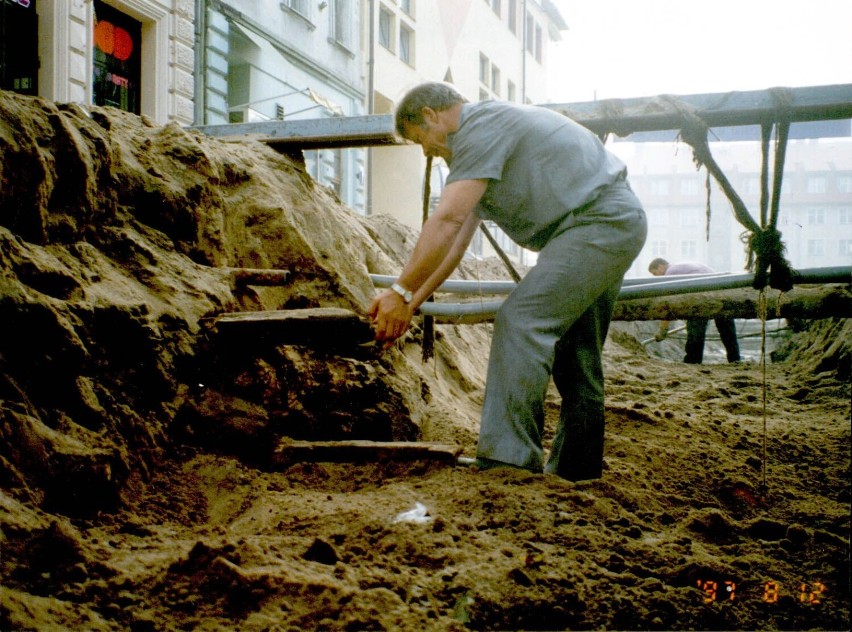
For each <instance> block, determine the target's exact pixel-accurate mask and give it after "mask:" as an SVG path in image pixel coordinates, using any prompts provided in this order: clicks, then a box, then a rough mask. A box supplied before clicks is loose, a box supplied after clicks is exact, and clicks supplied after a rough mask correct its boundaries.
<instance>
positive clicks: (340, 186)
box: [195, 0, 366, 213]
mask: <svg viewBox="0 0 852 632" xmlns="http://www.w3.org/2000/svg"><path fill="white" fill-rule="evenodd" d="M201 4H203V7H200V8H199V13H198V21H197V31H198V34H199V37H198V44H197V47H196V61H197V72H196V91H195V93H196V97H197V99H196V122H197V123H199V124H204V125H216V124H226V123H243V122H254V121H267V120H283V121H292V120H298V119H317V118H327V117H333V116H357V115H361V114H364V104H365V92H364V77H363V75H362V62H361V56H362V53H361V50H362V46H361V41H362V36H361V20H360V17H361V10H360V2H359V1H358V0H328V1H319V0H203V1H202V2H201ZM304 154H305V167H306V169H307V171H308V173H310V175H311V176H312V177H313V178H314V179H315V180H316V181H317V182H319V183H320V184H322V185H324V186H327V187H329V188H330V189H332V190H333V191H334V192H335V193H336V194H337V196H338V197H339V198H340V199H341V201H343V202H344V203H345V204H347V205H348V206H350V208H352V209H353V210H355V211H357V212H361V213H363V212H365V208H366V164H365V160H366V152H365V150H363V149H360V148H359V149H349V150H343V149H339V148H329V149H321V150H311V151H306V152H304Z"/></svg>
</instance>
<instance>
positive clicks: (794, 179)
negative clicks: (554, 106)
mask: <svg viewBox="0 0 852 632" xmlns="http://www.w3.org/2000/svg"><path fill="white" fill-rule="evenodd" d="M799 128H808V129H807V130H806V131H803V132H801V133H798V134H797V133H796V132H797V129H799ZM744 131H746V130H744V128H739V130H738V132H739V134H740V136H741V137H742V136H743V132H744ZM757 133H758V132H755V134H752V136H753V137H755V136H756V135H757ZM791 136H792V138H791V139H790V140H789V141H788V143H787V150H786V158H785V167H784V174H783V178H782V189H781V197H780V204H779V216H778V222H777V228H778V230H779V231H781V235H782V240H783V242H784V245H785V246H786V256H787V258H788V260H789V261H790V262H791V263H792V265H793V266H794V267H795V268H818V267H826V266H849V265H852V129H850V121H848V120H846V121H833V122H826V123H824V124H818V123H809V124H795V123H794V124H793V126H792V128H791ZM797 136H798V137H797ZM809 136H810V137H809ZM609 146H610V149H612V151H614V152H615V153H616V154H617V155H619V156H620V157H621V158H622V159H623V160H625V162H626V163H627V165H628V169H629V178H630V183H631V186H632V187H633V188H634V189H635V191H636V193H637V195H638V196H639V198H640V199H641V200H642V203H643V204H644V206H645V210H646V212H647V213H648V240H647V242H646V243H645V248H644V249H643V251H642V252H641V253H640V255H639V257H638V258H637V260H636V262H635V263H634V264H633V267H632V268H631V269H630V271H629V272H628V275H627V276H628V277H637V276H647V274H648V272H647V268H648V264H649V263H650V261H651V260H652V259H654V258H655V257H664V258H666V259H668V260H670V261H684V260H689V261H700V262H702V263H705V264H707V265H709V266H710V267H711V268H713V269H714V270H717V271H719V272H734V273H741V272H743V271H744V270H745V264H746V249H745V244H744V243H743V241H742V238H741V236H742V234H743V233H744V231H745V228H743V227H742V225H741V224H740V223H739V222H738V221H737V220H736V219H735V217H734V214H733V211H732V209H731V205H730V203H729V202H728V200H727V198H726V197H725V196H724V194H723V193H722V192H721V190H720V189H719V187H718V185H717V184H716V182H715V181H712V180H711V187H710V218H709V219H710V221H709V230H708V222H707V189H706V184H707V177H706V171H705V170H703V169H702V170H700V171H699V170H697V169H696V167H695V165H694V163H693V161H692V150H691V149H690V147H689V146H688V145H686V144H685V143H678V142H677V141H675V140H674V139H672V140H669V141H652V142H629V141H628V142H611V143H610V145H609ZM710 147H711V151H712V153H713V156H714V158H715V160H716V162H717V163H718V164H719V166H720V167H721V168H722V170H723V171H724V173H725V174H726V176H727V178H728V179H729V180H730V182H731V184H732V185H733V187H734V189H735V190H736V191H737V193H738V194H739V196H740V197H741V198H742V199H743V202H744V203H745V205H746V207H747V208H748V209H749V212H750V213H751V215H752V217H754V218H755V219H756V220H757V221H758V223H759V222H760V171H761V148H760V142H759V141H757V140H722V141H714V142H711V143H710Z"/></svg>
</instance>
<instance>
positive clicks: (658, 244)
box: [651, 239, 668, 257]
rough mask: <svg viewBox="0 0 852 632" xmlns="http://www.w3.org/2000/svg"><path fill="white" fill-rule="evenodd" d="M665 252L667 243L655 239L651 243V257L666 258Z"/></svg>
mask: <svg viewBox="0 0 852 632" xmlns="http://www.w3.org/2000/svg"><path fill="white" fill-rule="evenodd" d="M667 250H668V247H667V242H665V241H663V240H662V239H656V240H654V241H652V242H651V255H653V256H654V257H664V256H666V255H667V254H668V253H667V252H666V251H667Z"/></svg>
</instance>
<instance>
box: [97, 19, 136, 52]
mask: <svg viewBox="0 0 852 632" xmlns="http://www.w3.org/2000/svg"><path fill="white" fill-rule="evenodd" d="M95 46H97V47H98V48H99V49H101V50H102V51H103V52H105V53H106V54H107V55H112V56H113V57H115V58H116V59H119V60H121V61H127V60H128V59H130V54H131V53H132V52H133V38H131V37H130V33H128V32H127V31H125V30H124V29H123V28H121V27H120V26H115V25H114V24H113V23H112V22H107V21H106V20H99V21H97V22H96V23H95Z"/></svg>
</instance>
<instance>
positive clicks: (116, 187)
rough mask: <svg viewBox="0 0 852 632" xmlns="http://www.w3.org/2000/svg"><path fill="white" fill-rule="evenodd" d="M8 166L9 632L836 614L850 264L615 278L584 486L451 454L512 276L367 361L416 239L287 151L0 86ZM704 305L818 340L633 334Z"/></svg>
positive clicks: (628, 625)
mask: <svg viewBox="0 0 852 632" xmlns="http://www.w3.org/2000/svg"><path fill="white" fill-rule="evenodd" d="M839 90H840V91H841V94H845V95H846V96H844V97H842V98H840V99H834V100H831V103H833V104H834V105H833V106H832V105H831V104H830V103H829V104H827V103H826V102H827V101H828V99H826V98H825V94H826V93H825V92H823V91H821V90H815V91H813V92H812V93H809V92H808V91H807V90H804V91H799V90H794V91H792V92H791V93H790V94H791V96H792V103H793V104H794V105H795V104H796V102H797V99H799V98H800V97H802V98H804V97H807V98H808V99H809V101H808V102H809V103H810V105H808V108H809V110H808V111H807V112H806V113H802V114H801V116H809V117H817V118H818V117H821V116H832V115H833V114H832V113H834V114H836V115H837V116H840V115H845V116H850V114H849V107H850V104H852V95H850V92H849V88H848V87H847V88H840V89H839ZM844 90H845V91H844ZM832 94H835V96H836V94H837V91H836V90H834V91H832ZM715 96H716V97H717V98H715V99H714V101H713V102H714V103H718V102H726V101H727V102H728V103H729V104H733V103H736V102H738V101H739V102H742V100H743V99H745V100H747V101H749V102H751V103H752V104H753V103H754V102H758V103H762V104H763V106H766V107H769V108H770V109H772V111H773V112H774V111H775V109H774V108H776V107H777V103H776V101H775V100H774V99H773V98H772V97H771V96H770V94H769V92H768V91H767V92H766V93H761V94H759V95H744V96H742V97H741V96H738V95H715ZM761 96H762V97H766V98H764V99H762V100H761V98H760V97H761ZM746 97H747V98H746ZM683 100H685V101H686V102H689V99H688V98H685V97H684V98H683ZM660 101H661V100H645V101H643V103H644V107H646V108H647V109H649V110H650V109H653V110H654V111H655V112H656V111H658V109H657V108H658V103H659V102H660ZM815 101H816V102H817V103H815ZM838 103H839V104H838ZM693 104H694V105H695V103H694V101H693ZM699 105H700V104H699ZM595 107H600V108H602V110H604V109H605V110H607V111H609V112H611V111H612V110H613V108H614V107H615V105H611V106H604V105H599V106H595ZM620 107H621V108H622V110H621V111H622V113H625V112H626V113H627V114H629V112H630V110H631V107H630V102H623V103H622V104H621V105H620ZM696 107H697V105H696ZM832 108H833V109H832ZM577 109H578V110H582V108H579V107H577ZM699 110H700V108H699ZM827 110H829V111H828V112H827ZM598 114H599V115H602V114H603V112H602V111H601V112H599V113H598ZM665 116H668V117H673V116H675V115H674V114H671V113H668V114H665ZM708 116H709V115H708ZM725 116H729V114H725ZM797 116H799V115H797ZM628 118H629V117H628ZM384 120H385V122H387V119H384ZM772 120H774V119H772ZM366 122H367V121H364V123H366ZM334 123H335V124H337V125H341V124H344V125H345V122H343V121H339V120H338V121H334ZM670 124H671V123H670V122H667V123H666V125H670ZM714 124H715V123H714ZM276 125H277V123H276ZM314 131H321V130H320V128H319V127H316V129H315V130H314ZM386 131H387V130H385V132H383V133H386ZM596 131H600V130H596ZM325 142H329V141H325ZM349 142H356V141H354V140H352V141H349ZM358 142H360V141H358ZM0 156H2V160H0V165H2V167H0V180H2V182H1V183H0V209H2V212H0V284H2V292H0V324H2V327H3V330H4V332H5V333H4V335H3V336H0V437H2V441H0V533H1V534H2V537H0V547H2V556H0V627H2V628H4V629H91V630H96V629H98V630H100V629H103V630H114V629H133V630H157V629H164V630H186V629H241V630H271V629H300V630H305V629H323V630H362V629H389V630H409V629H418V630H470V629H475V630H518V629H548V630H555V629H708V630H709V629H847V628H848V627H849V594H850V593H849V584H848V577H849V563H848V560H849V534H850V524H849V523H850V518H849V502H850V492H849V479H850V469H849V467H850V456H852V455H850V428H849V423H848V420H849V413H850V410H849V401H850V391H849V381H850V379H849V378H850V375H849V369H848V366H849V358H850V349H849V346H850V342H849V340H850V338H852V336H850V329H849V322H850V319H849V278H848V275H849V272H848V269H847V268H840V269H832V270H797V271H795V272H794V273H793V274H792V275H791V277H790V278H789V279H788V280H789V281H791V282H792V284H793V287H792V288H791V289H787V290H785V291H783V292H781V291H780V290H778V289H771V288H768V289H764V291H763V294H764V296H765V297H766V299H767V300H766V301H765V302H762V303H761V302H760V301H758V299H757V297H758V296H759V295H760V292H759V291H758V290H756V289H755V288H754V287H752V285H753V284H754V275H744V277H739V276H737V275H715V276H711V277H708V278H702V279H700V280H695V279H689V280H687V281H686V282H685V284H686V285H687V286H689V289H695V287H692V286H693V285H695V284H701V285H702V287H701V291H700V292H697V293H696V292H689V293H686V294H677V295H673V294H670V293H671V292H673V291H674V290H673V289H672V286H669V285H666V284H665V283H663V282H658V281H656V280H650V279H648V280H645V279H643V280H642V282H641V283H634V282H633V281H628V282H626V283H625V285H624V288H623V290H624V295H623V298H624V300H621V301H619V309H620V310H622V312H621V314H620V316H619V317H621V318H624V319H625V321H623V322H616V323H614V325H613V330H612V333H611V336H610V339H609V340H608V341H607V346H606V349H605V370H606V379H607V384H606V388H607V393H606V402H607V409H606V415H607V445H606V454H605V461H606V469H605V472H604V477H603V478H602V479H601V480H599V481H593V482H588V483H583V484H574V483H569V482H566V481H561V480H557V479H554V478H553V477H546V476H540V475H534V474H531V473H524V472H515V471H491V472H472V471H471V470H470V469H469V468H462V467H452V465H453V464H454V463H456V462H457V459H458V458H459V457H460V456H462V457H463V456H471V455H472V454H473V453H474V450H475V443H476V436H477V430H478V413H479V407H480V405H481V401H482V392H483V388H484V377H483V375H484V361H485V358H486V357H487V348H488V346H487V345H488V341H489V339H490V335H489V325H488V324H487V323H486V322H482V321H484V320H486V319H487V317H488V316H487V313H485V312H483V311H482V310H481V307H482V306H483V305H482V304H483V303H487V302H489V301H492V300H499V297H500V294H502V293H504V292H507V291H510V290H511V286H512V285H511V283H512V282H508V281H499V279H506V278H507V276H508V274H507V271H506V270H505V269H504V267H503V265H502V263H501V262H499V261H485V262H477V266H476V267H475V266H473V265H468V264H465V263H463V265H462V267H461V269H460V271H459V277H460V278H459V280H458V281H456V280H454V281H452V282H451V283H448V284H447V286H446V287H445V288H444V289H445V290H447V291H446V292H442V293H441V294H439V295H437V296H436V301H435V304H434V306H430V307H429V308H428V309H433V308H434V309H436V310H438V309H445V307H440V306H447V305H450V306H454V305H455V304H456V303H457V302H459V301H462V300H464V301H467V302H469V303H471V304H472V305H475V306H476V308H477V309H480V313H477V314H473V315H464V314H463V315H461V316H460V315H458V313H457V312H458V310H457V308H455V307H449V308H447V309H450V310H453V313H452V314H451V315H448V316H442V315H440V314H438V313H435V314H434V315H433V318H434V319H435V321H434V322H435V323H436V325H435V328H434V340H433V345H434V349H433V351H434V356H433V358H432V359H430V360H429V361H428V362H426V363H424V362H423V360H422V344H423V338H424V331H425V330H424V327H423V326H422V324H421V322H419V321H418V322H417V323H416V325H415V327H413V329H412V331H411V332H410V334H409V335H407V336H406V337H405V338H404V339H403V340H402V341H401V342H400V343H399V344H398V345H395V346H394V347H393V348H391V349H390V350H388V351H386V352H384V353H380V352H379V350H377V349H375V348H374V347H372V346H371V345H370V344H369V343H370V337H371V333H370V330H369V325H368V324H367V323H366V322H365V321H364V319H363V316H362V314H363V309H364V306H365V305H367V304H369V301H370V299H371V297H372V296H374V295H375V292H376V288H377V287H381V286H382V284H383V283H385V282H386V278H388V277H393V275H394V274H395V273H397V272H398V271H399V269H401V266H402V264H403V263H404V260H405V257H406V256H407V251H408V249H410V247H411V245H412V244H413V237H414V232H415V231H408V230H406V229H403V228H401V227H400V226H399V225H397V224H396V223H394V222H392V221H390V220H388V219H386V218H381V217H372V218H363V217H358V216H356V215H355V214H354V213H352V212H351V211H348V210H347V209H345V208H342V207H341V205H340V204H339V203H338V202H337V201H336V200H335V198H334V196H333V195H331V194H329V193H328V192H327V191H325V190H324V189H323V188H322V187H318V186H316V185H315V184H314V183H312V182H311V181H310V178H308V177H307V176H306V174H305V172H304V170H303V169H302V168H301V167H300V165H299V162H298V161H294V160H292V159H290V158H289V157H288V156H287V155H285V154H283V153H280V152H279V151H278V148H277V147H274V143H273V144H272V145H271V144H270V143H268V142H265V141H258V139H254V140H236V139H230V140H229V142H223V141H221V140H218V139H216V138H212V137H210V136H208V135H205V134H202V133H199V132H197V131H193V130H186V129H181V128H179V127H177V126H165V127H157V126H155V125H153V124H151V123H150V122H149V121H145V120H143V119H140V118H139V117H134V116H132V115H128V114H124V113H120V112H117V111H114V110H112V109H109V108H91V109H89V110H86V111H83V110H82V108H79V107H78V106H71V105H57V104H52V103H48V102H45V101H43V100H40V99H32V98H26V97H17V96H12V95H8V94H6V93H0ZM767 188H768V187H767ZM725 211H726V209H725ZM714 212H715V213H716V214H718V213H719V212H722V209H714ZM755 215H756V216H759V213H756V214H755ZM766 218H767V223H768V222H769V221H770V219H771V205H770V204H768V205H767V213H766ZM756 223H757V224H758V225H759V227H761V226H760V225H761V220H756ZM756 252H757V251H756ZM767 271H768V275H767V278H768V279H769V280H771V279H772V276H773V275H772V267H771V266H770V267H769V268H768V270H767ZM797 275H802V276H797ZM746 277H747V278H746ZM783 280H784V279H783V278H782V279H781V281H783ZM805 281H806V282H805ZM800 282H801V283H800ZM705 283H707V284H715V283H719V284H721V287H725V285H726V284H729V283H734V284H736V285H735V286H734V287H732V288H731V289H715V288H716V287H719V286H714V289H712V290H708V288H707V287H703V284H705ZM677 284H678V288H677V289H678V290H679V289H683V288H682V285H683V284H684V282H683V281H678V282H677ZM642 285H647V286H648V287H639V286H642ZM696 287H697V285H696ZM457 290H458V291H457ZM630 292H637V293H639V294H638V295H631V294H630ZM658 292H663V293H664V295H663V296H655V294H657V293H658ZM456 295H457V296H456ZM480 297H482V299H480ZM485 299H487V300H485ZM464 309H465V310H467V309H473V308H471V307H465V308H464ZM691 310H698V311H699V312H700V313H707V314H711V313H717V312H718V313H722V312H724V313H728V312H730V313H733V314H741V315H742V317H743V318H753V317H754V316H753V314H758V313H764V312H766V313H769V314H770V315H772V317H773V319H774V318H775V316H774V315H775V314H777V313H781V314H782V315H783V317H789V318H791V319H794V320H796V321H797V322H799V323H800V324H801V323H807V324H805V325H803V329H801V330H797V331H796V332H793V331H792V330H791V331H788V332H786V334H785V336H784V341H783V342H782V343H780V345H779V354H778V355H777V356H773V359H772V362H771V364H769V365H768V366H766V367H765V370H764V369H763V367H761V366H759V365H758V364H750V363H742V364H736V365H733V364H732V365H728V364H718V365H707V366H690V365H684V364H681V363H679V362H670V361H664V360H660V359H657V358H653V357H650V356H649V354H648V353H647V352H646V351H645V350H644V349H643V348H642V346H641V344H640V341H639V340H638V339H637V337H635V336H631V335H629V334H628V333H625V330H624V329H622V328H621V326H622V325H624V324H625V323H629V322H630V320H629V319H632V318H638V319H640V320H642V319H650V320H656V319H658V318H662V317H664V316H665V317H672V318H674V317H676V316H678V315H679V316H681V317H688V316H689V315H691V314H693V313H694V312H693V311H691ZM466 318H469V320H470V321H474V320H476V321H478V322H470V324H451V323H448V322H445V319H446V320H451V319H455V320H454V321H453V322H457V323H458V322H463V321H464V319H466ZM229 328H230V329H229ZM305 343H308V344H305ZM558 411H559V398H558V394H556V393H548V398H547V401H546V408H545V430H544V432H545V434H544V437H545V446H546V447H547V441H549V437H550V436H551V434H552V431H553V428H554V425H555V420H556V418H557V417H558Z"/></svg>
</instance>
